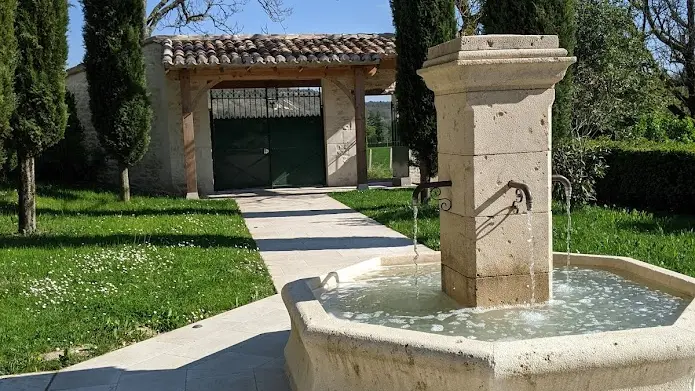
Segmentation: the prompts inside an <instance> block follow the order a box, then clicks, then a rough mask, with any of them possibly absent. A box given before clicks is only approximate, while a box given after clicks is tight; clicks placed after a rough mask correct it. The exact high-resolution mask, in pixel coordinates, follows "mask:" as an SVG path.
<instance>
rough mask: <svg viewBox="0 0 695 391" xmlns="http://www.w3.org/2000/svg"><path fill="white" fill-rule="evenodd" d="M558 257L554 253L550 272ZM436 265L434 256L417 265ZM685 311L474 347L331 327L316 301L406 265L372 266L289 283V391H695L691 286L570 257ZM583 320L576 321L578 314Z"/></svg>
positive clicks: (377, 329) (638, 266)
mask: <svg viewBox="0 0 695 391" xmlns="http://www.w3.org/2000/svg"><path fill="white" fill-rule="evenodd" d="M566 257H567V255H566V254H559V253H556V254H555V255H554V258H555V259H554V261H555V263H556V265H558V266H560V265H564V264H565V262H566V259H567V258H566ZM438 262H439V254H438V253H435V254H431V255H424V256H421V258H420V263H421V264H425V263H429V264H433V263H438ZM570 262H571V264H572V265H573V266H579V267H585V268H596V269H601V270H606V271H609V272H611V273H615V274H617V275H619V276H621V277H624V278H625V279H628V280H631V281H635V282H638V283H640V284H643V285H647V286H649V287H650V288H652V289H658V290H660V291H664V292H668V293H669V294H672V295H676V296H678V297H682V298H684V299H685V300H687V301H688V302H689V303H690V304H688V305H687V307H685V309H684V310H683V311H682V312H680V315H679V316H677V317H676V316H675V315H674V318H673V319H671V320H669V321H667V322H666V323H665V324H666V325H664V326H658V327H646V328H634V329H626V330H618V331H603V332H597V333H591V334H573V335H563V336H553V337H542V338H531V339H522V340H512V341H501V340H500V341H492V342H491V341H482V340H474V339H470V338H466V337H461V336H453V335H442V334H434V333H429V332H422V331H413V330H408V329H400V328H393V327H385V326H379V325H373V324H365V323H356V322H351V321H347V320H341V319H338V318H336V317H334V316H332V315H330V314H329V313H328V312H327V311H326V310H325V309H324V307H323V305H322V304H321V302H320V301H319V299H318V298H317V295H320V292H321V291H323V290H324V289H331V288H332V287H335V286H336V284H337V282H339V281H343V282H345V281H350V280H353V279H355V278H356V277H359V276H361V275H364V274H365V273H368V272H371V271H374V270H375V269H379V268H380V267H382V266H398V265H403V266H405V265H412V257H411V256H396V257H384V258H378V259H372V260H369V261H365V262H362V263H359V264H357V265H354V266H351V267H348V268H345V269H342V270H339V271H336V272H333V273H330V274H328V275H327V276H322V277H320V278H311V279H304V280H299V281H294V282H291V283H289V284H287V285H286V286H285V287H284V288H283V290H282V297H283V300H284V302H285V305H286V307H287V309H288V311H289V314H290V318H291V320H292V330H291V334H290V338H289V341H288V343H287V346H286V348H285V358H286V362H287V364H286V370H287V373H288V377H289V378H290V382H291V384H292V387H293V389H294V390H301V391H310V390H313V391H328V390H331V391H338V390H346V391H347V390H374V391H377V390H379V391H381V390H394V391H396V390H397V391H403V390H435V391H439V390H441V391H443V390H499V391H508V390H529V391H530V390H624V391H627V390H634V391H637V390H639V391H647V390H664V391H665V390H684V391H694V390H695V303H693V301H692V298H693V297H695V279H693V278H690V277H687V276H684V275H681V274H678V273H674V272H671V271H668V270H665V269H662V268H659V267H656V266H652V265H649V264H647V263H644V262H640V261H636V260H634V259H631V258H624V257H612V256H596V255H579V254H574V255H572V256H571V259H570ZM578 316H581V315H578Z"/></svg>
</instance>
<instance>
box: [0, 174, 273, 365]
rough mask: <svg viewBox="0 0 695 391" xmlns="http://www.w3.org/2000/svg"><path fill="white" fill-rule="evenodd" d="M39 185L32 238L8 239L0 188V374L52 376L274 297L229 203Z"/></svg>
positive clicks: (11, 198) (9, 209)
mask: <svg viewBox="0 0 695 391" xmlns="http://www.w3.org/2000/svg"><path fill="white" fill-rule="evenodd" d="M39 190H40V197H39V198H38V203H37V205H38V228H39V231H40V232H39V233H38V234H36V235H34V236H30V237H21V236H18V235H16V234H15V231H16V229H17V227H16V224H17V218H16V215H15V208H16V201H15V200H16V194H15V193H14V192H13V191H2V190H0V297H2V300H0V319H2V321H1V322H0V375H5V374H13V373H23V372H30V371H42V370H53V369H57V368H60V367H63V366H66V365H70V364H73V363H75V362H78V361H82V360H84V359H87V358H89V357H91V356H95V355H99V354H102V353H104V352H107V351H109V350H113V349H116V348H119V347H122V346H124V345H127V344H130V343H133V342H137V341H140V340H142V339H146V338H149V337H151V336H152V335H154V334H156V333H160V332H165V331H169V330H173V329H175V328H178V327H181V326H184V325H186V324H189V323H191V322H195V321H197V320H200V319H203V318H206V317H209V316H212V315H214V314H217V313H220V312H223V311H226V310H229V309H232V308H234V307H237V306H240V305H243V304H246V303H249V302H251V301H254V300H257V299H260V298H263V297H265V296H269V295H271V294H273V293H274V288H273V285H272V282H271V280H270V276H269V274H268V271H267V269H266V267H265V265H264V263H263V262H262V260H261V258H260V255H259V253H258V251H257V249H256V244H255V242H254V241H253V239H252V238H251V236H250V234H249V232H248V230H247V228H246V226H245V224H244V221H243V220H242V218H241V215H240V212H239V210H238V208H237V206H236V203H235V202H234V201H232V200H222V201H188V200H183V199H173V198H150V197H134V198H133V200H132V202H131V203H129V204H124V203H121V202H118V201H117V200H116V197H115V196H114V195H112V194H109V193H101V192H92V191H82V190H80V191H78V190H65V189H61V188H45V187H40V188H39ZM78 350H79V351H80V352H79V353H77V351H78ZM50 352H54V353H53V354H52V355H46V354H47V353H50ZM55 352H67V354H63V357H56V356H58V355H57V354H55ZM71 352H72V353H71Z"/></svg>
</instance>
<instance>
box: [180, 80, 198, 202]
mask: <svg viewBox="0 0 695 391" xmlns="http://www.w3.org/2000/svg"><path fill="white" fill-rule="evenodd" d="M180 83H181V127H182V131H183V156H184V168H185V171H186V198H188V199H197V198H198V175H197V173H196V166H195V126H194V124H193V111H194V109H193V98H192V96H191V75H190V73H189V71H188V70H187V69H185V70H182V71H181V75H180Z"/></svg>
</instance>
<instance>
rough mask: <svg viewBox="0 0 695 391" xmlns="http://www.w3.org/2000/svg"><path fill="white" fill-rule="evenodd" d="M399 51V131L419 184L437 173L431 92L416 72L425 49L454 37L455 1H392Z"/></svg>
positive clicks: (434, 114) (435, 136)
mask: <svg viewBox="0 0 695 391" xmlns="http://www.w3.org/2000/svg"><path fill="white" fill-rule="evenodd" d="M391 9H392V11H393V24H394V26H395V28H396V50H397V52H398V60H397V69H398V73H397V74H396V97H397V98H398V132H399V134H400V135H401V138H402V140H403V141H404V142H405V143H406V145H408V147H409V148H410V149H411V150H412V151H413V155H414V157H415V159H416V160H417V162H418V164H419V166H420V176H421V180H422V182H427V181H429V178H430V177H432V176H434V175H435V174H436V173H437V121H436V112H435V108H434V93H432V91H430V90H429V89H428V88H427V86H426V85H425V82H424V80H422V78H421V77H420V76H419V75H418V74H417V73H416V72H417V70H418V69H420V68H421V67H422V64H423V63H424V62H425V60H426V59H427V49H428V48H429V47H431V46H434V45H438V44H440V43H442V42H446V41H448V40H451V39H453V38H454V37H455V36H456V14H455V8H454V0H391Z"/></svg>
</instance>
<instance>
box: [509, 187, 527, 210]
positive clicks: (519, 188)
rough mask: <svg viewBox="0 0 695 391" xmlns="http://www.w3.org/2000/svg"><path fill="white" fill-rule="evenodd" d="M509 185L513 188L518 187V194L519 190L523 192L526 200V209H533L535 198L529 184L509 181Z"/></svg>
mask: <svg viewBox="0 0 695 391" xmlns="http://www.w3.org/2000/svg"><path fill="white" fill-rule="evenodd" d="M507 186H508V187H509V188H512V189H517V196H518V195H520V194H519V192H522V193H523V195H524V200H525V201H526V210H528V211H529V212H530V211H531V210H532V209H533V198H532V197H531V190H530V189H529V187H528V185H527V184H525V183H521V182H515V181H509V183H507ZM519 201H521V200H519Z"/></svg>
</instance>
